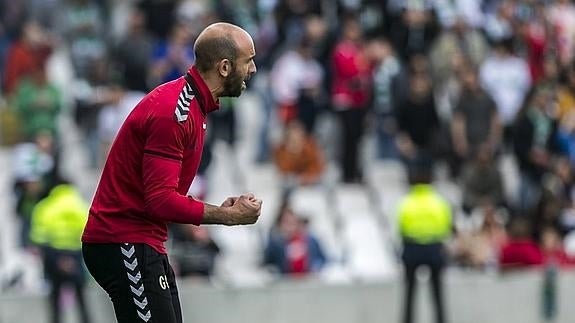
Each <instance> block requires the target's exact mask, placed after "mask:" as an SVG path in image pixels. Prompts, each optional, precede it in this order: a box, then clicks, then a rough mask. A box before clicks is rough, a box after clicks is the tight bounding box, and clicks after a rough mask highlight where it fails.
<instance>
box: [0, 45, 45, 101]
mask: <svg viewBox="0 0 575 323" xmlns="http://www.w3.org/2000/svg"><path fill="white" fill-rule="evenodd" d="M51 52H52V50H51V49H50V47H47V46H40V47H38V48H32V47H30V46H28V45H27V44H26V43H24V42H23V41H17V42H15V43H14V44H13V45H12V47H10V49H9V50H8V54H7V57H6V71H5V74H4V91H5V92H6V93H8V94H10V93H12V91H14V89H15V88H16V86H18V83H19V82H20V80H21V79H22V78H23V77H25V76H29V75H30V74H32V73H33V72H34V71H35V70H37V69H40V68H44V64H45V63H46V60H47V59H48V57H49V56H50V54H51Z"/></svg>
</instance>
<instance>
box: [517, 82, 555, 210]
mask: <svg viewBox="0 0 575 323" xmlns="http://www.w3.org/2000/svg"><path fill="white" fill-rule="evenodd" d="M553 95H554V93H553V92H552V91H551V89H549V88H546V87H540V88H535V89H534V90H533V91H532V93H530V95H529V96H528V97H527V98H526V100H525V104H524V107H523V108H522V110H521V111H520V112H519V114H518V116H517V120H516V122H515V125H514V127H515V129H514V133H513V143H514V150H515V156H516V157H517V161H518V165H519V170H520V174H521V187H520V191H519V196H518V202H517V203H518V207H519V208H520V209H521V210H522V211H526V210H530V209H531V208H533V207H534V206H535V203H537V202H538V201H539V199H540V196H541V190H540V187H541V184H542V178H543V175H544V174H545V172H547V171H548V170H549V169H550V167H551V161H552V157H553V155H555V154H557V153H559V152H560V151H561V147H560V145H559V139H558V135H557V122H556V120H555V119H554V118H553V108H554V105H553V103H554V101H553Z"/></svg>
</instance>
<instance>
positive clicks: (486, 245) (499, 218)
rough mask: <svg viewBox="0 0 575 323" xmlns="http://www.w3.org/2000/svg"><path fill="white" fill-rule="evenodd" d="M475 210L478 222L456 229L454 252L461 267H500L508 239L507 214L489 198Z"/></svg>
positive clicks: (452, 251) (453, 254)
mask: <svg viewBox="0 0 575 323" xmlns="http://www.w3.org/2000/svg"><path fill="white" fill-rule="evenodd" d="M476 211H478V212H474V213H473V215H472V216H477V223H478V224H477V225H476V226H474V227H471V228H469V229H463V230H458V231H457V234H456V236H455V239H454V241H453V246H452V247H451V254H452V256H453V258H454V260H455V261H456V263H457V264H459V265H462V266H466V267H471V268H477V269H484V270H486V269H494V268H497V266H498V261H499V252H500V250H501V248H502V247H503V245H505V243H507V239H508V237H507V231H506V229H505V219H504V216H503V214H502V213H501V212H500V211H498V208H497V207H496V205H494V204H493V203H492V202H491V201H489V200H484V201H483V202H482V205H481V206H480V207H479V209H478V210H476ZM473 220H475V219H473Z"/></svg>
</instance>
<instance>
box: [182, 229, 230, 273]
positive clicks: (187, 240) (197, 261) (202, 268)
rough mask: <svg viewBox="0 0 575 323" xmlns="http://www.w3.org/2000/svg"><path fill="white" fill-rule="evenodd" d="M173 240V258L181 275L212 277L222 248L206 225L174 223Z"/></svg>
mask: <svg viewBox="0 0 575 323" xmlns="http://www.w3.org/2000/svg"><path fill="white" fill-rule="evenodd" d="M171 242H172V245H171V250H172V256H171V258H172V259H173V260H174V271H175V272H176V274H177V275H178V276H179V277H199V278H202V277H203V278H209V277H211V275H212V274H213V272H214V265H215V261H216V257H217V256H218V254H219V253H220V248H219V247H218V245H217V244H216V242H215V241H214V240H213V239H212V237H211V236H210V232H209V231H208V229H207V228H206V227H198V226H194V225H189V224H173V225H172V226H171Z"/></svg>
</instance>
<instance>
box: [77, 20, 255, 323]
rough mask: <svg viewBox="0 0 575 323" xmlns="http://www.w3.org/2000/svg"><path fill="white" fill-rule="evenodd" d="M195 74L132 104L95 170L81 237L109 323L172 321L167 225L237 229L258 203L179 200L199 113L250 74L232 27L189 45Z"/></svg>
mask: <svg viewBox="0 0 575 323" xmlns="http://www.w3.org/2000/svg"><path fill="white" fill-rule="evenodd" d="M194 52H195V55H196V62H195V65H193V66H191V67H190V69H189V70H188V72H187V73H186V75H184V76H182V77H180V78H178V79H176V80H174V81H171V82H168V83H165V84H162V85H160V86H158V87H157V88H155V89H154V90H153V91H152V92H150V93H149V94H148V95H146V97H144V98H143V99H142V101H140V102H139V103H138V104H137V105H136V107H135V108H134V110H133V111H132V113H131V114H130V115H129V116H128V118H127V119H126V121H125V122H124V124H123V125H122V127H121V129H120V131H119V132H118V135H117V137H116V140H115V141H114V143H113V145H112V147H111V150H110V153H109V155H108V159H107V161H106V164H105V166H104V170H103V173H102V177H101V179H100V183H99V184H98V188H97V190H96V194H95V196H94V199H93V201H92V206H91V208H90V214H89V218H88V223H87V224H86V227H85V229H84V234H83V237H82V242H83V244H82V251H83V255H84V261H85V263H86V266H87V268H88V270H89V271H90V273H91V274H92V276H93V277H94V279H95V280H96V282H97V283H98V284H99V285H100V286H101V287H102V288H103V289H104V290H105V291H106V292H107V293H108V295H109V296H110V299H111V300H112V303H113V305H114V310H115V313H116V318H117V320H118V323H135V322H146V323H148V322H154V323H158V322H161V323H176V322H178V323H179V322H182V311H181V308H180V301H179V298H178V290H177V287H176V279H175V276H174V271H173V270H172V267H171V266H170V264H169V262H168V257H167V255H166V248H165V246H164V242H165V241H166V240H167V224H168V223H170V222H174V223H188V224H195V225H201V224H222V225H243V224H253V223H255V222H256V221H257V219H258V217H259V215H260V210H261V205H262V201H261V200H259V199H257V198H256V197H254V196H253V195H252V194H244V195H241V196H233V197H229V198H228V199H226V200H225V201H224V202H223V203H222V205H220V206H215V205H210V204H207V203H204V202H202V201H198V200H195V199H193V198H192V197H189V196H186V193H187V191H188V188H189V186H190V184H191V182H192V180H193V179H194V176H195V175H196V171H197V169H198V165H199V163H200V159H201V155H202V147H203V144H204V137H205V132H206V128H207V124H206V117H207V114H208V113H210V112H212V111H214V110H217V109H218V98H219V97H222V96H233V97H237V96H239V95H240V94H241V93H242V91H244V90H245V88H246V83H245V81H246V80H248V79H249V78H250V77H251V76H252V75H253V74H254V73H255V72H256V66H255V63H254V56H255V49H254V43H253V40H252V38H251V37H250V35H249V34H248V33H247V32H246V31H244V30H243V29H241V28H240V27H237V26H234V25H231V24H226V23H217V24H213V25H210V26H208V27H207V28H206V29H205V30H204V31H202V32H201V33H200V35H199V36H198V38H197V40H196V42H195V45H194Z"/></svg>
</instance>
